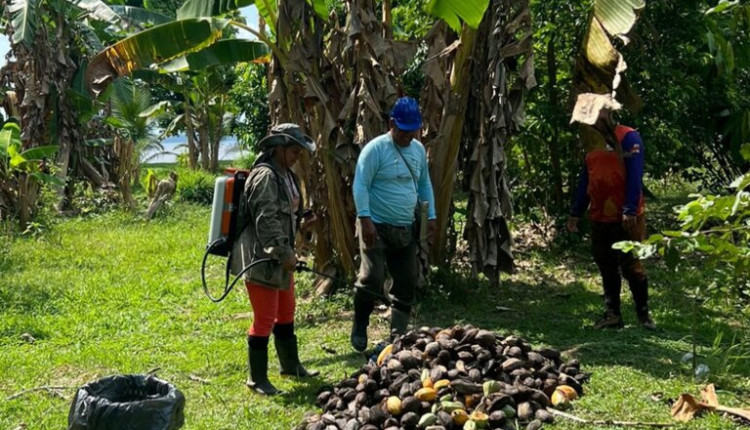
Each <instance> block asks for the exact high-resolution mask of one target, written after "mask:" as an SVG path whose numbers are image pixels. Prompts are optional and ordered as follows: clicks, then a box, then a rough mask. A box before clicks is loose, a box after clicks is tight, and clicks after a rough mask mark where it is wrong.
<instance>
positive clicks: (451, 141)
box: [430, 25, 477, 263]
mask: <svg viewBox="0 0 750 430" xmlns="http://www.w3.org/2000/svg"><path fill="white" fill-rule="evenodd" d="M476 35H477V32H476V30H473V29H471V28H469V27H468V26H467V25H464V26H463V30H462V32H461V37H460V39H459V40H458V41H457V45H458V47H457V48H456V49H455V57H454V59H453V62H452V64H451V66H450V80H449V82H448V85H447V88H446V91H445V93H446V94H445V95H444V96H443V97H444V98H443V99H444V100H445V102H444V104H443V109H442V115H441V123H440V128H439V130H438V132H437V136H436V137H435V138H436V139H437V140H438V141H439V144H437V145H433V146H432V150H431V153H430V156H431V157H430V176H431V179H432V186H433V188H434V192H435V210H436V212H437V226H438V228H437V233H436V236H435V239H434V243H435V246H433V248H432V259H433V261H434V262H440V263H444V262H445V261H446V258H447V257H446V251H447V250H446V242H447V236H448V234H447V233H448V222H449V221H450V220H452V211H451V205H452V204H453V191H454V187H455V182H456V181H455V180H456V171H457V167H458V152H459V148H460V147H461V142H462V131H463V127H464V118H465V116H466V108H467V106H468V101H469V88H470V83H471V66H472V65H473V62H472V59H471V55H472V52H473V50H474V41H475V39H476Z"/></svg>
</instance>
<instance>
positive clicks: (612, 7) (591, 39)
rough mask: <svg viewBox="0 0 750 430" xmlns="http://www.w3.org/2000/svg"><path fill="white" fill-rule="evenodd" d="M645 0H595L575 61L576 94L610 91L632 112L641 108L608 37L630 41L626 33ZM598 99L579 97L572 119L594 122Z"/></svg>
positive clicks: (622, 64)
mask: <svg viewBox="0 0 750 430" xmlns="http://www.w3.org/2000/svg"><path fill="white" fill-rule="evenodd" d="M644 7H646V2H645V0H595V1H594V6H593V9H592V11H591V14H590V17H589V22H588V27H587V30H586V35H585V36H584V39H583V44H582V46H581V52H580V55H579V57H578V61H577V63H576V73H575V77H574V85H575V87H576V88H575V91H576V92H577V93H578V94H582V95H585V94H586V93H593V94H611V95H612V96H613V97H614V98H616V99H618V100H619V102H620V103H622V104H623V105H624V106H625V107H627V108H628V109H630V110H632V111H637V110H639V109H640V108H641V105H642V101H641V100H640V98H639V97H638V96H637V95H635V93H634V92H633V91H632V90H631V89H630V87H629V86H628V84H627V81H626V80H625V78H624V75H623V72H624V71H625V70H626V69H627V64H626V63H625V59H624V57H623V56H622V54H620V52H619V51H618V50H617V48H615V46H614V44H613V43H612V40H611V39H610V37H616V38H619V39H620V40H621V41H622V43H624V44H627V43H629V41H630V39H629V38H628V36H627V35H628V33H629V32H630V30H631V29H632V28H633V26H634V25H635V23H636V21H637V19H638V14H639V12H640V11H641V10H642V9H643V8H644ZM596 100H601V98H598V97H593V96H584V97H580V98H579V101H578V102H577V103H576V106H575V107H574V110H573V121H577V122H580V123H583V124H593V122H594V121H595V120H596V116H597V114H598V112H599V110H598V109H596V108H595V106H594V104H595V103H596Z"/></svg>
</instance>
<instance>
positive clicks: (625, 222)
mask: <svg viewBox="0 0 750 430" xmlns="http://www.w3.org/2000/svg"><path fill="white" fill-rule="evenodd" d="M637 219H638V217H636V216H635V215H627V214H622V227H623V228H624V229H625V231H630V230H632V229H633V228H634V227H635V224H636V220H637Z"/></svg>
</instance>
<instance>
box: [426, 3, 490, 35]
mask: <svg viewBox="0 0 750 430" xmlns="http://www.w3.org/2000/svg"><path fill="white" fill-rule="evenodd" d="M487 6H489V0H430V2H429V3H427V6H425V8H426V9H427V11H428V12H429V13H430V14H432V15H433V16H436V17H438V18H440V19H442V20H443V21H445V22H446V23H448V25H449V26H450V27H451V28H452V29H453V31H455V32H456V33H458V32H459V31H461V20H463V21H464V22H465V23H466V25H468V26H469V27H471V28H474V29H476V28H477V27H479V23H480V22H482V18H483V17H484V12H485V11H486V10H487Z"/></svg>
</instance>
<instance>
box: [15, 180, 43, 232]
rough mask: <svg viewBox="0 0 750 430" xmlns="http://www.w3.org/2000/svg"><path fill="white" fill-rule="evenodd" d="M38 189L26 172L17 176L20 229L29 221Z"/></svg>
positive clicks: (37, 185) (22, 229) (24, 227)
mask: <svg viewBox="0 0 750 430" xmlns="http://www.w3.org/2000/svg"><path fill="white" fill-rule="evenodd" d="M38 191H39V184H38V183H37V181H36V180H35V179H34V178H33V177H31V176H30V175H29V174H27V173H21V174H20V175H19V176H18V199H17V205H18V224H19V226H20V228H21V231H24V230H26V227H28V225H29V222H30V221H31V218H32V215H33V211H34V208H35V207H36V200H37V196H38Z"/></svg>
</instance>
